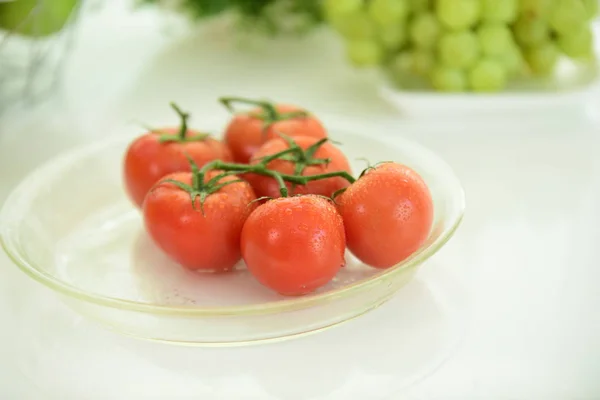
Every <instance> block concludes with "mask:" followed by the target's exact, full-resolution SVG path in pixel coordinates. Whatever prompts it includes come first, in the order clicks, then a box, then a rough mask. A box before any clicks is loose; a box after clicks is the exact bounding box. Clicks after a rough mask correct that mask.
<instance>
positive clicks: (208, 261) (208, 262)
mask: <svg viewBox="0 0 600 400" xmlns="http://www.w3.org/2000/svg"><path fill="white" fill-rule="evenodd" d="M218 174H219V172H217V171H210V172H209V173H207V174H206V177H205V180H204V181H205V182H207V181H208V180H209V179H210V178H213V177H215V176H217V175H218ZM165 179H172V180H175V181H179V182H183V183H185V184H187V185H190V184H191V183H192V173H190V172H179V173H175V174H171V175H168V176H166V177H165V178H164V179H163V180H162V181H161V182H160V183H158V184H157V185H156V186H154V187H153V188H152V190H150V192H148V195H147V196H146V199H145V201H144V208H143V214H144V223H145V226H146V230H147V231H148V233H149V235H150V237H151V238H152V239H153V240H154V242H155V243H156V244H157V245H158V247H160V248H161V249H162V250H163V251H164V252H165V253H166V254H167V255H168V256H170V257H171V258H172V259H173V260H175V261H176V262H178V263H179V264H181V265H182V266H184V267H185V268H188V269H191V270H211V271H218V272H221V271H227V270H230V269H232V268H233V266H234V265H235V264H236V263H237V262H238V261H239V260H240V257H241V253H240V235H241V231H242V227H243V225H244V222H245V221H246V218H247V217H248V215H250V213H251V212H252V211H253V210H254V209H255V208H256V203H251V202H252V201H253V200H255V199H256V196H255V195H254V191H253V190H252V188H251V187H250V185H249V184H248V183H246V182H236V183H232V184H229V185H227V186H223V187H222V188H221V189H219V190H218V191H216V192H214V193H212V194H209V195H208V196H207V197H206V200H205V202H204V205H203V207H202V208H201V207H200V198H199V197H197V198H196V199H195V208H194V207H193V206H192V201H191V197H190V194H189V193H188V192H187V191H185V190H183V189H181V188H180V187H178V186H176V185H175V184H173V183H170V182H165V181H164V180H165ZM235 179H238V178H235V177H233V176H228V177H224V178H222V179H221V180H219V183H223V182H227V181H232V180H235ZM202 210H204V212H202Z"/></svg>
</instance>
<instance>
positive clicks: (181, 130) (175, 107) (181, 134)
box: [170, 102, 190, 141]
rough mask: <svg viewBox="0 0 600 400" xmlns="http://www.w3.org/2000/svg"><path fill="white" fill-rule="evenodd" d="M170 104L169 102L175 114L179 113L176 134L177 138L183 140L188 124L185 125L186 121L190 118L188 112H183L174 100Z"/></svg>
mask: <svg viewBox="0 0 600 400" xmlns="http://www.w3.org/2000/svg"><path fill="white" fill-rule="evenodd" d="M170 104H171V108H173V110H175V112H176V113H177V115H179V118H181V127H180V128H179V134H178V135H177V137H178V138H179V140H181V141H184V140H185V136H186V134H187V131H188V125H187V123H188V119H189V118H190V114H188V113H186V112H184V111H183V110H182V109H181V108H179V106H178V105H177V104H175V103H174V102H171V103H170Z"/></svg>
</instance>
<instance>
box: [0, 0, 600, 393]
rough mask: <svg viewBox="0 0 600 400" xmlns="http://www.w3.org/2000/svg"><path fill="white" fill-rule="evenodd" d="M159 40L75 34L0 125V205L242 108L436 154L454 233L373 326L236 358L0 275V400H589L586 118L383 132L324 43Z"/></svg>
mask: <svg viewBox="0 0 600 400" xmlns="http://www.w3.org/2000/svg"><path fill="white" fill-rule="evenodd" d="M160 26H161V25H160V24H159V23H158V22H157V18H156V15H155V14H154V13H153V12H152V11H142V12H138V13H137V14H135V15H131V14H129V13H128V12H127V10H126V9H125V8H124V7H123V6H122V5H119V4H117V2H114V4H112V5H110V6H108V5H106V6H105V7H104V9H102V10H100V11H99V12H98V13H96V14H94V15H88V16H86V18H85V20H84V21H83V23H82V25H81V26H80V36H79V40H78V44H77V47H76V49H75V51H74V53H73V57H72V59H71V60H70V62H69V64H68V68H67V77H66V81H65V88H64V90H63V92H62V94H61V95H60V96H57V97H55V98H52V99H50V101H48V102H47V103H46V104H44V105H43V106H41V107H39V108H36V109H34V110H29V111H19V112H17V111H15V112H13V113H12V114H11V115H8V116H4V119H2V120H0V185H1V195H2V197H4V196H5V195H6V193H7V190H8V189H9V188H10V187H11V186H12V185H13V184H14V183H16V182H17V181H18V180H20V179H21V178H22V177H23V175H24V174H25V173H26V172H28V171H29V170H31V169H32V168H33V167H34V166H35V165H37V164H39V163H40V162H41V161H43V160H45V159H47V158H49V157H50V156H52V155H54V154H56V153H58V152H59V151H61V150H62V149H65V148H67V147H71V146H73V145H75V144H78V143H83V142H87V141H90V140H93V139H96V138H100V137H102V136H105V135H107V134H110V133H111V132H112V131H114V130H116V129H123V126H125V124H127V123H131V120H132V119H137V120H143V121H145V122H147V123H148V124H153V123H160V122H162V121H165V120H169V121H170V120H172V118H173V116H172V115H171V111H170V110H169V109H168V107H167V102H168V101H170V100H176V101H178V102H179V103H180V104H181V105H182V106H183V107H185V108H187V109H189V110H190V111H191V112H192V113H193V115H195V116H196V117H195V119H194V121H196V122H197V123H198V124H201V120H202V115H203V113H207V114H218V113H221V114H222V115H223V117H225V115H226V114H225V112H224V111H223V110H222V109H221V108H220V107H219V105H218V104H217V103H216V102H215V98H216V97H217V96H219V95H222V94H237V95H259V96H265V97H269V98H274V99H282V100H285V101H290V102H296V103H298V104H302V105H306V106H308V107H309V108H311V109H313V110H320V111H321V110H322V113H323V114H324V115H330V116H333V115H338V116H339V115H352V116H353V117H352V118H353V119H358V120H362V121H363V123H364V126H365V127H366V129H372V130H373V135H376V134H377V130H378V129H382V130H383V129H395V130H397V134H398V135H402V136H404V137H409V138H411V139H413V140H416V141H419V142H421V143H423V144H424V145H426V146H428V147H430V148H432V149H434V150H436V151H437V152H439V154H441V155H442V156H443V157H444V158H445V159H446V160H447V161H448V162H449V163H450V164H451V165H452V166H453V168H455V170H456V172H457V173H458V174H459V176H460V177H461V179H462V180H463V183H464V186H465V189H466V192H467V203H468V207H467V214H466V218H465V220H464V223H463V225H462V227H461V228H460V230H459V232H458V234H457V235H456V237H455V238H454V239H453V240H452V241H451V242H450V243H449V244H448V245H447V246H446V247H445V248H444V249H443V250H442V251H441V252H440V253H439V254H438V255H436V256H435V257H434V259H433V260H432V261H431V262H430V263H428V264H427V265H426V266H425V267H424V268H423V270H422V273H421V274H420V275H419V277H418V279H417V280H416V281H415V282H413V283H412V284H411V285H410V286H408V287H407V288H406V289H405V290H403V291H401V293H399V294H398V296H397V297H396V298H395V299H394V300H392V301H391V302H390V303H388V304H386V305H385V306H383V307H381V308H379V309H377V310H375V311H373V312H372V313H370V314H368V315H366V316H364V317H362V318H360V319H358V320H356V321H353V322H350V323H348V324H345V325H343V326H340V327H338V328H336V329H333V330H330V331H327V332H325V333H322V334H319V335H315V336H311V337H307V338H304V339H300V340H295V341H289V342H284V343H280V344H273V345H265V346H256V347H248V348H234V349H188V348H178V347H170V346H162V345H155V344H149V343H145V342H140V341H135V340H133V339H128V338H123V337H121V336H119V335H116V334H113V333H110V332H107V331H104V330H103V329H100V328H98V327H96V326H95V325H93V324H92V323H90V322H88V321H87V320H82V319H81V318H80V317H79V316H78V315H76V314H74V313H73V312H72V311H70V310H69V309H67V308H65V307H64V306H63V305H62V303H60V301H58V300H57V299H56V297H55V296H54V294H53V293H51V292H50V291H49V290H47V289H45V288H42V287H41V286H39V285H38V284H36V283H34V282H32V281H30V280H29V279H27V278H26V277H25V276H24V275H23V274H22V273H20V272H19V271H17V269H16V267H14V266H13V265H12V264H10V263H9V262H8V260H7V259H6V257H5V256H2V258H1V259H0V262H1V268H0V297H1V299H0V316H1V317H2V321H3V323H2V329H1V330H0V331H1V334H0V335H1V336H0V338H2V339H3V340H2V341H0V397H2V398H6V399H30V398H31V399H61V400H62V399H80V400H87V399H128V400H129V399H167V398H169V399H191V398H194V399H196V398H197V399H200V398H202V399H292V400H294V399H303V400H304V399H323V400H325V399H327V400H329V399H350V398H360V399H394V400H398V399H400V400H402V399H410V400H414V399H420V400H421V399H422V400H425V399H427V400H429V399H460V400H469V399H545V400H554V399H557V400H558V399H561V400H562V399H598V398H600V380H599V379H598V374H599V373H600V312H599V311H598V309H599V307H600V291H598V290H597V286H598V282H600V247H599V246H598V242H599V241H600V213H599V212H598V204H600V160H599V158H598V151H599V150H600V137H599V134H600V129H599V128H598V126H597V125H594V122H593V120H592V118H586V117H585V115H583V113H579V112H573V110H565V111H564V112H562V113H549V114H547V115H544V116H528V117H522V118H511V117H510V116H505V115H497V116H496V117H487V118H483V117H475V116H469V117H468V118H444V119H441V118H432V119H430V120H425V121H423V120H419V121H417V120H410V119H400V118H399V117H398V116H397V115H396V114H395V111H394V110H393V109H392V108H391V107H390V106H389V105H387V104H386V103H385V102H384V101H383V100H381V99H380V98H379V96H378V95H377V90H376V86H375V85H374V82H375V80H374V78H373V77H372V76H370V75H369V74H362V73H358V72H356V71H353V70H351V69H350V68H349V67H348V66H347V65H346V64H345V61H344V60H343V58H342V57H341V50H340V49H339V47H337V44H336V42H335V40H333V39H330V38H329V37H328V36H327V35H323V34H319V35H316V36H315V37H311V38H307V39H305V40H303V41H300V42H298V43H293V42H286V41H278V42H276V43H275V44H272V45H271V46H270V47H269V48H255V49H254V50H252V51H250V50H248V51H246V52H244V51H236V52H234V51H233V49H232V46H231V44H230V43H228V41H227V39H226V38H225V37H224V36H222V35H220V34H219V33H218V32H216V33H215V32H214V31H213V33H212V35H213V36H212V41H210V42H209V41H207V40H206V39H205V38H203V37H202V36H201V33H192V34H183V33H182V32H181V31H184V29H176V30H174V31H171V32H167V33H166V35H165V32H164V30H162V29H161V28H160ZM92 76H93V77H96V79H94V80H92V79H91V77H92ZM300 79H301V82H299V80H300ZM599 96H600V95H599ZM332 118H333V117H332ZM336 118H337V117H336ZM326 122H327V121H326ZM130 126H131V127H132V129H136V128H135V125H133V124H131V125H130ZM386 127H387V128H386ZM390 127H391V128H390ZM317 359H318V361H317ZM284 362H290V363H291V365H290V366H289V367H286V368H283V363H284ZM85 385H89V387H88V388H87V389H86V388H85Z"/></svg>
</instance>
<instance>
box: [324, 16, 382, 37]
mask: <svg viewBox="0 0 600 400" xmlns="http://www.w3.org/2000/svg"><path fill="white" fill-rule="evenodd" d="M331 26H333V28H334V29H335V30H336V31H338V32H339V33H340V34H341V35H342V36H343V37H344V38H346V39H349V40H358V39H370V38H373V37H375V34H376V30H375V26H374V25H373V22H372V21H371V20H370V19H369V17H368V16H367V15H365V14H364V13H360V12H355V13H352V14H346V15H343V16H339V17H335V18H333V19H332V20H331Z"/></svg>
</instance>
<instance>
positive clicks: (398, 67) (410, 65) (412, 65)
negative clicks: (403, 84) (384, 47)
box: [390, 50, 435, 76]
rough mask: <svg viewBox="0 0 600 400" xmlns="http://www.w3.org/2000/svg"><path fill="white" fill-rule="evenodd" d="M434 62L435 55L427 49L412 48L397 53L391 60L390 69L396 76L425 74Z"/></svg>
mask: <svg viewBox="0 0 600 400" xmlns="http://www.w3.org/2000/svg"><path fill="white" fill-rule="evenodd" d="M434 64H435V57H434V56H433V54H432V53H431V52H429V51H423V50H412V51H405V52H402V53H400V54H398V55H397V56H396V57H394V59H393V60H392V62H391V64H390V69H391V70H392V71H393V74H394V75H396V76H402V75H416V76H427V75H428V74H429V71H430V70H431V69H432V68H433V66H434Z"/></svg>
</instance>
